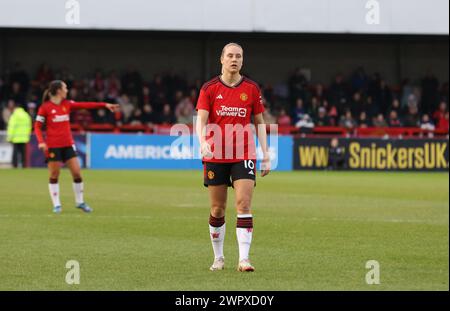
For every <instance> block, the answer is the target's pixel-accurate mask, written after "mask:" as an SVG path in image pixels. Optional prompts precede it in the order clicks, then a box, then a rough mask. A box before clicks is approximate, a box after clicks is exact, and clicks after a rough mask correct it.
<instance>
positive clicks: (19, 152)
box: [12, 144, 27, 167]
mask: <svg viewBox="0 0 450 311" xmlns="http://www.w3.org/2000/svg"><path fill="white" fill-rule="evenodd" d="M26 145H27V144H13V156H12V164H13V167H18V166H19V164H21V166H22V167H26V163H25V147H26Z"/></svg>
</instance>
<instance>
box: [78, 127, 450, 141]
mask: <svg viewBox="0 0 450 311" xmlns="http://www.w3.org/2000/svg"><path fill="white" fill-rule="evenodd" d="M171 128H172V125H171V124H163V125H154V126H153V127H150V126H147V125H130V124H127V125H121V126H114V125H112V124H95V123H94V124H89V125H88V126H86V127H82V126H81V125H80V124H75V123H73V124H71V129H72V131H73V132H74V133H83V132H96V133H98V132H100V133H108V132H109V133H110V132H113V133H146V134H158V135H169V134H170V130H171ZM188 128H189V130H190V132H191V133H192V132H193V131H192V130H193V129H192V125H188ZM267 132H268V133H270V126H269V125H267ZM278 134H279V135H294V136H301V137H336V136H337V137H391V138H414V137H415V138H421V137H423V138H430V137H436V138H444V137H448V135H449V132H448V130H445V129H436V130H432V131H431V130H424V129H421V128H417V127H367V128H361V127H358V128H354V129H346V128H343V127H336V126H318V127H314V128H307V129H305V128H298V127H295V126H279V127H278Z"/></svg>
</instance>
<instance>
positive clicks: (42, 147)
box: [38, 143, 47, 152]
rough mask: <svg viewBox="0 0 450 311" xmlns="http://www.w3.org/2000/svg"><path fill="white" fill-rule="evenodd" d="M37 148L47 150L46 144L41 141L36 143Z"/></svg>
mask: <svg viewBox="0 0 450 311" xmlns="http://www.w3.org/2000/svg"><path fill="white" fill-rule="evenodd" d="M38 148H39V150H42V151H43V152H47V144H46V143H41V144H39V145H38Z"/></svg>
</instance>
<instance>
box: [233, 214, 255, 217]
mask: <svg viewBox="0 0 450 311" xmlns="http://www.w3.org/2000/svg"><path fill="white" fill-rule="evenodd" d="M250 217H253V215H252V214H238V215H237V218H250Z"/></svg>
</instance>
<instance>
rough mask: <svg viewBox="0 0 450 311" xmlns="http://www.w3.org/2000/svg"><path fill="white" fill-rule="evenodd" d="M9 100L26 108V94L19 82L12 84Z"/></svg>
mask: <svg viewBox="0 0 450 311" xmlns="http://www.w3.org/2000/svg"><path fill="white" fill-rule="evenodd" d="M8 98H9V99H12V100H13V101H14V103H15V104H16V105H18V106H22V107H25V103H26V93H25V92H23V91H22V89H21V85H20V83H19V82H13V83H12V86H11V92H10V93H9V94H8Z"/></svg>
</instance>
